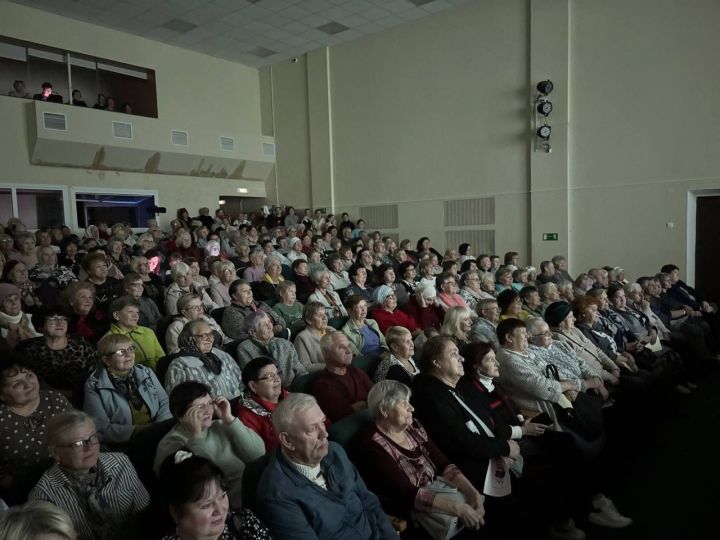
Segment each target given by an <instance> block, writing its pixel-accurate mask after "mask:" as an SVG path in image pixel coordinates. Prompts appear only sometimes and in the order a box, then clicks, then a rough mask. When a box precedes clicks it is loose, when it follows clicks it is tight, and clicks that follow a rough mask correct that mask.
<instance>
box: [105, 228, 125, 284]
mask: <svg viewBox="0 0 720 540" xmlns="http://www.w3.org/2000/svg"><path fill="white" fill-rule="evenodd" d="M106 250H107V254H108V262H109V263H110V264H111V265H112V266H114V267H116V268H117V269H118V270H119V271H120V273H121V274H124V273H125V272H127V271H128V270H129V268H130V257H129V256H128V254H127V253H125V243H124V242H123V241H122V240H120V239H118V238H111V239H110V240H108V243H107V248H106ZM115 277H117V278H118V279H122V275H120V276H115Z"/></svg>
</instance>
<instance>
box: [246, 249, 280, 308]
mask: <svg viewBox="0 0 720 540" xmlns="http://www.w3.org/2000/svg"><path fill="white" fill-rule="evenodd" d="M283 281H285V278H284V277H283V276H282V263H281V262H280V258H279V257H276V256H274V255H270V256H269V257H266V258H265V273H264V274H263V276H262V277H261V278H260V280H259V281H258V282H257V283H256V284H255V289H254V293H253V294H254V296H256V297H257V299H258V300H260V301H263V302H267V301H268V300H274V299H275V297H276V289H277V286H278V285H279V284H280V283H282V282H283Z"/></svg>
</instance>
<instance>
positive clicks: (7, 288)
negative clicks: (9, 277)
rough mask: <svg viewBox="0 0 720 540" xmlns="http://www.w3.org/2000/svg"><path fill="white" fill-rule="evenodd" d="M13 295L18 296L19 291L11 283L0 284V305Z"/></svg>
mask: <svg viewBox="0 0 720 540" xmlns="http://www.w3.org/2000/svg"><path fill="white" fill-rule="evenodd" d="M13 294H17V295H18V296H20V289H18V288H17V287H16V286H15V285H13V284H12V283H0V303H2V302H3V301H4V300H5V299H6V298H7V297H8V296H12V295H13Z"/></svg>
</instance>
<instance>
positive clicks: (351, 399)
mask: <svg viewBox="0 0 720 540" xmlns="http://www.w3.org/2000/svg"><path fill="white" fill-rule="evenodd" d="M320 350H321V351H322V353H323V358H324V359H325V369H324V370H323V371H322V372H321V373H320V376H319V377H318V378H317V379H316V380H315V382H314V383H313V386H312V393H313V395H314V396H315V397H317V400H318V403H319V404H320V406H321V407H322V408H323V410H324V411H325V412H326V414H327V415H328V416H329V417H330V420H332V421H333V422H337V421H338V420H342V419H343V418H345V417H346V416H350V415H351V414H352V413H354V412H356V411H360V410H362V409H366V408H367V395H368V392H369V391H370V388H372V381H371V380H370V377H368V376H367V374H366V373H365V372H364V371H362V370H360V369H358V368H355V367H352V366H351V365H350V363H351V362H352V359H353V353H352V349H351V348H350V341H349V340H348V338H347V336H346V335H345V334H343V333H342V332H330V333H329V334H325V335H324V336H323V337H322V339H321V340H320Z"/></svg>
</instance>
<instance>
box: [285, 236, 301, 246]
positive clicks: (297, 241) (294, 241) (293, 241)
mask: <svg viewBox="0 0 720 540" xmlns="http://www.w3.org/2000/svg"><path fill="white" fill-rule="evenodd" d="M301 242H302V241H301V240H300V239H299V238H298V237H297V236H293V237H292V238H290V240H288V245H289V246H290V247H295V244H300V243H301Z"/></svg>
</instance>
